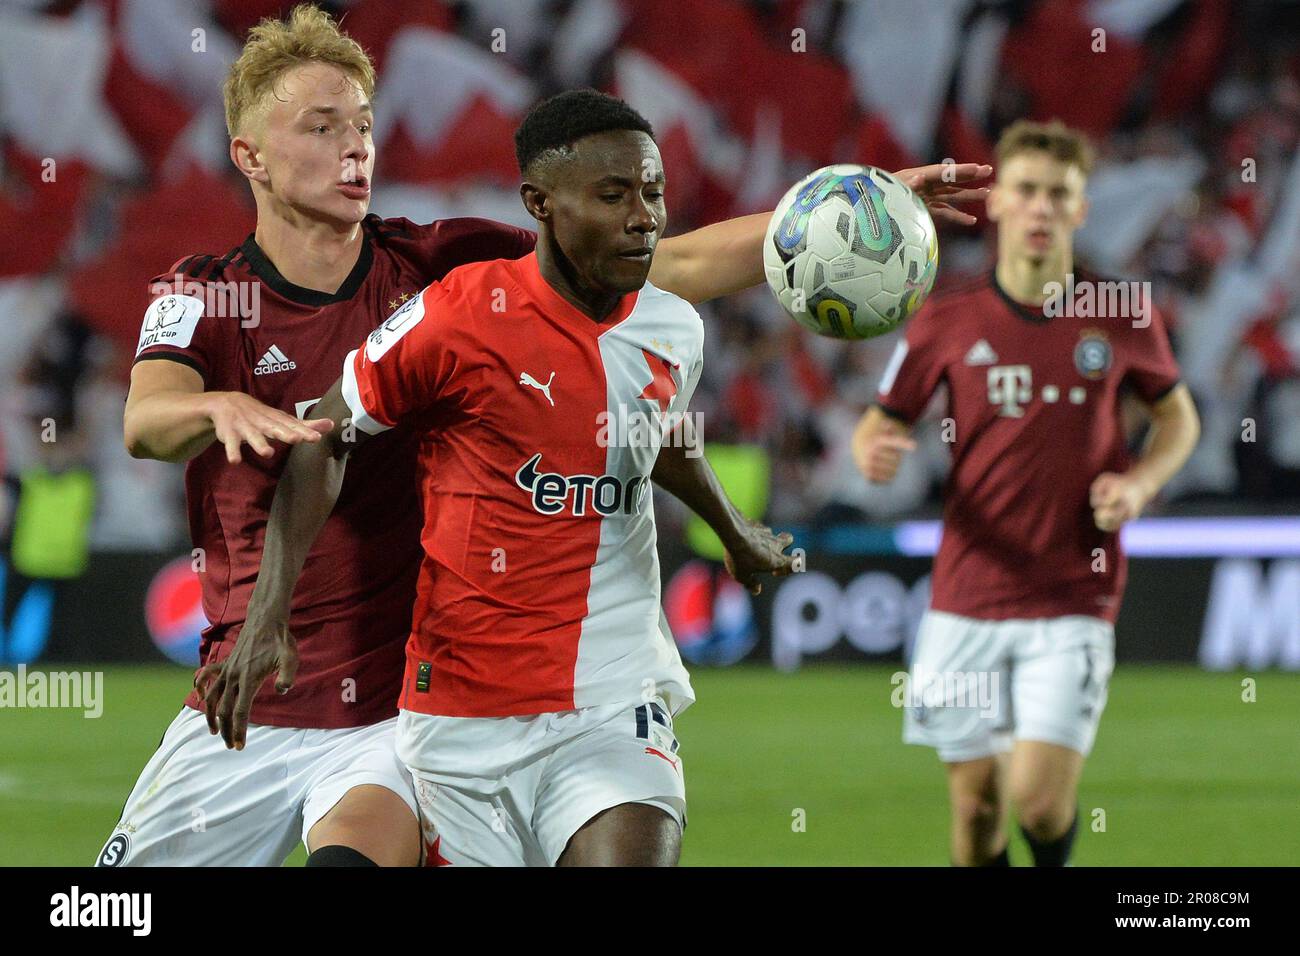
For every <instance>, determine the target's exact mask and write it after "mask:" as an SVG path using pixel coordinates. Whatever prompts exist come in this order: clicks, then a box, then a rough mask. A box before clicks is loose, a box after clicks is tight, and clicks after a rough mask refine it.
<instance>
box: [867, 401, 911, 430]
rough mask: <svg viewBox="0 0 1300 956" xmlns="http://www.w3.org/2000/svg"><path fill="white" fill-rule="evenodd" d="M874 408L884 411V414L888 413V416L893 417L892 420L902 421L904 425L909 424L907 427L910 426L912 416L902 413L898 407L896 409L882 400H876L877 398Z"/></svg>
mask: <svg viewBox="0 0 1300 956" xmlns="http://www.w3.org/2000/svg"><path fill="white" fill-rule="evenodd" d="M876 408H878V409H880V410H881V411H882V412H884V413H885V414H886V415H888V416H889V417H890V418H892V419H894V421H897V422H902V423H903V424H904V425H907V426H909V427H910V426H911V424H912V416H911V415H904V414H903V413H902V412H900V411H899V410H898V409H896V408H891V407H890V406H888V405H886V404H885V403H884V402H882V401H880V400H878V399H877V401H876Z"/></svg>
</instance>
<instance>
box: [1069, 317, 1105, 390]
mask: <svg viewBox="0 0 1300 956" xmlns="http://www.w3.org/2000/svg"><path fill="white" fill-rule="evenodd" d="M1079 336H1080V337H1079V344H1078V345H1076V346H1075V347H1074V367H1075V368H1076V369H1078V370H1079V374H1080V375H1082V376H1083V377H1084V378H1086V379H1093V380H1095V379H1099V378H1101V377H1102V376H1103V375H1105V374H1106V373H1107V372H1108V371H1110V364H1111V360H1112V353H1111V348H1110V343H1109V342H1108V341H1106V335H1105V333H1103V332H1101V331H1100V330H1099V329H1084V330H1083V331H1082V332H1080V333H1079Z"/></svg>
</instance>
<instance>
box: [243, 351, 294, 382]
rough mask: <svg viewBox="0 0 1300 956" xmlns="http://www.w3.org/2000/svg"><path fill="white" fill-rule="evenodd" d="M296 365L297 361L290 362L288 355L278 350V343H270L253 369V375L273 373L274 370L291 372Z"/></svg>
mask: <svg viewBox="0 0 1300 956" xmlns="http://www.w3.org/2000/svg"><path fill="white" fill-rule="evenodd" d="M297 367H298V363H297V362H290V361H289V357H288V356H287V355H285V354H284V353H283V352H281V351H280V347H279V346H278V345H272V346H271V347H270V348H269V349H267V350H266V354H265V355H263V356H262V360H261V361H260V362H258V363H257V368H255V369H253V374H254V375H274V374H275V373H276V372H292V371H293V370H294V369H296V368H297Z"/></svg>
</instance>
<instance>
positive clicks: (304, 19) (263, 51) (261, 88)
mask: <svg viewBox="0 0 1300 956" xmlns="http://www.w3.org/2000/svg"><path fill="white" fill-rule="evenodd" d="M304 63H329V64H332V65H334V66H337V67H339V68H340V69H341V70H343V71H344V72H345V73H347V74H348V75H349V76H351V77H352V78H353V79H355V80H356V81H357V83H358V85H359V86H360V87H361V90H362V92H364V93H365V94H366V99H370V98H372V97H373V96H374V94H375V68H374V67H373V66H372V65H371V63H370V57H369V56H367V55H366V51H365V50H363V49H362V48H361V44H359V43H357V41H356V40H354V39H352V38H351V37H350V36H348V35H347V34H346V33H343V32H342V31H341V30H339V27H338V24H337V23H335V22H334V20H333V19H332V18H331V17H330V15H329V14H328V13H326V12H325V11H324V10H322V9H320V7H317V6H314V5H312V4H310V3H300V4H299V5H298V6H296V7H294V8H293V10H292V11H291V12H290V14H289V19H288V20H272V19H269V18H268V19H265V20H263V21H262V22H261V23H259V24H258V25H257V26H255V27H253V29H251V30H249V31H248V41H247V42H246V43H245V44H244V51H243V52H242V53H240V55H239V59H238V60H236V61H235V62H234V63H233V64H232V65H231V67H230V73H229V74H228V75H227V76H226V84H225V87H224V88H223V90H222V93H223V95H224V97H225V102H226V129H227V131H229V133H230V135H231V137H234V136H235V135H237V133H238V132H239V131H240V129H241V128H242V125H243V122H244V119H245V117H246V116H247V115H248V114H249V113H250V112H254V111H256V110H257V109H258V108H259V107H261V105H262V103H263V101H264V100H265V98H266V96H267V94H269V93H270V92H271V88H272V87H273V86H274V84H275V81H276V80H278V79H279V78H280V77H281V76H282V75H283V74H284V73H285V72H286V71H287V70H291V69H293V68H294V67H296V66H301V65H302V64H304Z"/></svg>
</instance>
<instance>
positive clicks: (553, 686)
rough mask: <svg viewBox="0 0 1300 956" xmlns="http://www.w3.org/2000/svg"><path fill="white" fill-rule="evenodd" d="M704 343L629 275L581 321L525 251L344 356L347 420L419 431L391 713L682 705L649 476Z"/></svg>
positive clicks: (475, 274)
mask: <svg viewBox="0 0 1300 956" xmlns="http://www.w3.org/2000/svg"><path fill="white" fill-rule="evenodd" d="M703 344H704V326H703V324H702V323H701V321H700V317H699V315H698V313H696V311H695V310H694V309H693V308H692V307H691V306H690V305H689V304H688V303H686V302H685V301H683V300H682V299H680V298H678V297H677V296H674V295H671V294H670V293H667V292H663V291H661V290H659V289H656V288H655V287H653V286H651V285H649V284H647V285H646V286H644V287H643V288H642V289H641V290H639V291H638V292H635V293H631V294H629V295H627V296H624V297H623V299H622V300H621V301H620V302H619V304H618V306H617V307H616V308H615V310H614V311H613V312H612V313H611V314H610V315H609V316H608V317H607V318H605V319H604V320H602V321H600V322H596V321H595V320H593V319H591V318H590V317H588V316H587V315H585V314H583V313H582V312H580V311H579V310H578V309H577V308H575V307H574V306H573V305H571V304H570V303H569V302H568V301H566V300H565V299H563V298H562V297H561V296H560V295H559V293H557V292H556V291H555V290H554V289H553V288H552V287H551V286H550V285H549V284H547V282H546V281H545V280H544V279H543V278H542V276H541V273H540V271H539V269H538V263H537V258H536V256H535V255H529V256H526V257H525V258H523V259H518V260H504V259H503V260H497V261H494V262H484V263H474V264H471V265H468V266H464V267H461V268H459V269H456V270H454V271H453V272H451V273H449V274H448V275H447V276H446V277H445V278H444V279H443V280H442V281H440V282H435V283H434V284H432V285H430V286H429V287H428V288H426V289H425V290H424V291H423V292H422V293H421V294H420V295H419V296H418V297H416V298H413V299H411V300H410V301H409V302H408V303H407V304H406V305H405V306H403V307H402V308H401V309H399V310H398V311H397V312H395V313H394V314H393V315H392V316H391V317H390V318H389V319H388V320H387V321H386V322H385V323H384V324H383V325H381V326H380V327H379V328H378V329H376V330H375V331H374V332H373V333H372V334H371V335H370V337H369V338H368V339H367V340H366V342H365V343H364V344H363V345H362V346H361V348H359V349H357V350H356V351H355V352H353V353H352V354H351V355H349V356H348V359H347V360H346V361H345V362H344V374H343V391H344V396H345V398H346V400H347V403H348V405H349V407H350V409H351V411H352V415H353V421H354V422H355V424H356V426H357V427H358V428H360V429H361V430H363V431H365V432H367V433H369V434H377V433H379V432H382V431H386V430H387V429H389V428H391V427H393V426H394V425H396V424H397V423H398V422H399V421H402V422H406V423H408V424H410V423H413V424H415V426H416V427H417V428H418V429H419V430H420V431H421V432H422V435H423V438H422V442H421V449H420V464H419V481H420V488H421V494H422V497H423V501H424V530H423V533H422V539H421V540H422V544H423V548H424V559H423V563H422V566H421V569H420V579H419V596H418V599H417V601H416V607H415V613H414V620H413V622H412V632H411V639H410V641H409V642H408V644H407V666H406V676H405V680H404V682H403V688H402V696H401V702H400V705H401V707H402V708H404V709H406V710H410V711H415V712H418V713H424V714H436V715H442V716H451V717H504V716H511V715H522V714H537V713H547V712H553V711H563V710H571V709H574V708H578V707H589V706H596V705H600V704H612V703H617V702H624V701H627V702H634V701H639V700H645V699H649V697H651V696H654V695H660V696H663V697H664V698H665V699H666V700H667V701H668V702H669V706H670V707H671V708H672V709H673V710H674V711H679V710H681V709H682V708H683V707H685V706H686V705H687V704H689V702H690V701H691V700H693V693H692V691H691V687H690V682H689V678H688V677H687V674H686V671H685V669H684V668H683V667H682V664H681V659H680V657H679V655H678V653H677V650H676V647H675V645H674V643H673V640H672V637H671V635H670V634H669V633H668V631H667V628H666V627H665V626H663V624H662V615H661V613H660V596H659V559H658V554H657V550H656V540H655V523H654V510H653V495H652V494H651V492H650V488H649V485H650V473H651V470H652V469H653V468H654V463H655V459H656V458H657V456H658V453H659V448H660V446H661V445H662V444H663V443H664V441H665V440H669V439H667V438H666V436H671V440H680V436H681V432H682V430H678V431H676V432H674V431H673V426H674V425H675V424H679V423H681V421H682V418H683V416H684V414H685V410H686V407H687V404H688V403H689V401H690V397H691V393H692V392H693V391H694V390H695V386H696V383H697V382H698V381H699V376H700V370H701V368H702V367H703ZM685 430H686V431H688V432H689V429H685ZM368 448H369V446H368V445H366V446H362V447H361V448H360V449H359V450H358V451H357V452H356V455H355V456H354V457H358V458H359V457H362V456H364V455H365V454H366V453H367V450H368Z"/></svg>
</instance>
